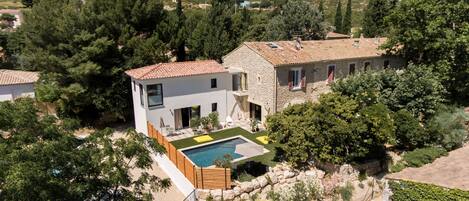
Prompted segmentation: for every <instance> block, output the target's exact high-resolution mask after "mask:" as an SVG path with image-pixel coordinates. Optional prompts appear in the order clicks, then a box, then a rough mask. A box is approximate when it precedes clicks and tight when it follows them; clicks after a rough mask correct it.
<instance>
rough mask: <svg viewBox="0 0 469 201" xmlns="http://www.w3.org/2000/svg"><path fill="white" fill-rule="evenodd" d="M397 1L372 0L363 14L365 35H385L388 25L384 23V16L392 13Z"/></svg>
mask: <svg viewBox="0 0 469 201" xmlns="http://www.w3.org/2000/svg"><path fill="white" fill-rule="evenodd" d="M395 4H396V1H389V0H370V1H369V2H368V6H367V7H366V10H365V15H364V16H363V24H362V27H363V35H364V36H365V37H376V36H384V35H385V33H387V32H388V27H387V26H386V25H385V24H384V18H385V17H386V16H387V15H389V14H390V12H391V10H392V8H393V7H394V6H395Z"/></svg>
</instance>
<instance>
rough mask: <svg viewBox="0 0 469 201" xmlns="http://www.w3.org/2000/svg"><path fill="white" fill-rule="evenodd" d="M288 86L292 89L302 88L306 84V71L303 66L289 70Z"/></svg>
mask: <svg viewBox="0 0 469 201" xmlns="http://www.w3.org/2000/svg"><path fill="white" fill-rule="evenodd" d="M288 86H289V88H290V90H296V89H301V88H302V87H303V86H304V72H303V71H302V70H301V68H293V69H291V70H290V71H289V73H288Z"/></svg>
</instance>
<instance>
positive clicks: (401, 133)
mask: <svg viewBox="0 0 469 201" xmlns="http://www.w3.org/2000/svg"><path fill="white" fill-rule="evenodd" d="M393 118H394V122H395V124H396V144H397V146H399V147H401V148H406V149H410V150H412V149H415V148H418V147H422V146H423V145H424V144H425V142H427V141H428V135H427V133H425V132H424V129H423V127H422V126H420V124H419V121H418V120H417V119H416V118H415V117H414V116H412V113H410V112H409V111H407V110H406V109H402V110H399V111H397V112H396V113H394V115H393Z"/></svg>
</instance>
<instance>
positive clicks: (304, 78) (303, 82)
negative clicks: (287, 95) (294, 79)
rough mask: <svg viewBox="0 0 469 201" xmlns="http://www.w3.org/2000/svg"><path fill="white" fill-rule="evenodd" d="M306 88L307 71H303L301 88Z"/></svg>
mask: <svg viewBox="0 0 469 201" xmlns="http://www.w3.org/2000/svg"><path fill="white" fill-rule="evenodd" d="M305 87H306V72H305V70H301V88H305Z"/></svg>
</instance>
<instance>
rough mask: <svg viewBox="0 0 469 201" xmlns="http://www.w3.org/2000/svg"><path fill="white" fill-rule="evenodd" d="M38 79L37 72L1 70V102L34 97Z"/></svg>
mask: <svg viewBox="0 0 469 201" xmlns="http://www.w3.org/2000/svg"><path fill="white" fill-rule="evenodd" d="M38 79H39V73H37V72H29V71H20V70H7V69H0V101H6V100H15V99H16V98H19V97H25V96H29V97H34V85H35V83H36V82H37V80H38Z"/></svg>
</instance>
